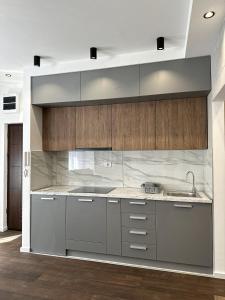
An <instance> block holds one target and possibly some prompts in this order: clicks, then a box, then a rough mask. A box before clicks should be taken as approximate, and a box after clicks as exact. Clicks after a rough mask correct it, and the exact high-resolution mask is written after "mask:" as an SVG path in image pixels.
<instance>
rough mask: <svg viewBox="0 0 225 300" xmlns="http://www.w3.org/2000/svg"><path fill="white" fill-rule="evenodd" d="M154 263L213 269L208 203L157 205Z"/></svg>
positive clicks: (210, 216)
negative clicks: (171, 263) (155, 254)
mask: <svg viewBox="0 0 225 300" xmlns="http://www.w3.org/2000/svg"><path fill="white" fill-rule="evenodd" d="M156 216H157V217H156V228H157V260H159V261H166V262H173V263H181V264H188V265H196V266H205V267H212V258H213V253H212V249H213V245H212V211H211V205H210V204H199V203H182V202H160V201H158V202H156Z"/></svg>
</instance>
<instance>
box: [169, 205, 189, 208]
mask: <svg viewBox="0 0 225 300" xmlns="http://www.w3.org/2000/svg"><path fill="white" fill-rule="evenodd" d="M173 206H174V207H178V208H192V207H193V206H192V205H191V204H174V205H173Z"/></svg>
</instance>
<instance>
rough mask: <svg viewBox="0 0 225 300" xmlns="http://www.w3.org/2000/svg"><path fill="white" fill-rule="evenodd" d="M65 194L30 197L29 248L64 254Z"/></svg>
mask: <svg viewBox="0 0 225 300" xmlns="http://www.w3.org/2000/svg"><path fill="white" fill-rule="evenodd" d="M65 213H66V197H65V196H48V195H33V196H32V197H31V250H32V251H34V252H37V253H48V254H55V255H65V254H66V244H65V230H66V228H65Z"/></svg>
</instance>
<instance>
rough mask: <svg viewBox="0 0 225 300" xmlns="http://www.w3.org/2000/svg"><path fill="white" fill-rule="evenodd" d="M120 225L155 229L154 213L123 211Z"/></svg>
mask: <svg viewBox="0 0 225 300" xmlns="http://www.w3.org/2000/svg"><path fill="white" fill-rule="evenodd" d="M122 225H123V226H125V227H134V228H146V229H155V215H148V214H137V213H123V214H122Z"/></svg>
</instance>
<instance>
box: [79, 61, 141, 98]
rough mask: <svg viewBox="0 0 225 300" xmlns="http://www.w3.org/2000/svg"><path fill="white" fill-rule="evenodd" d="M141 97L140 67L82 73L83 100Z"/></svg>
mask: <svg viewBox="0 0 225 300" xmlns="http://www.w3.org/2000/svg"><path fill="white" fill-rule="evenodd" d="M137 96H139V66H138V65H135V66H129V67H119V68H111V69H102V70H94V71H85V72H81V100H83V101H87V100H101V99H113V98H127V97H137Z"/></svg>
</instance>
